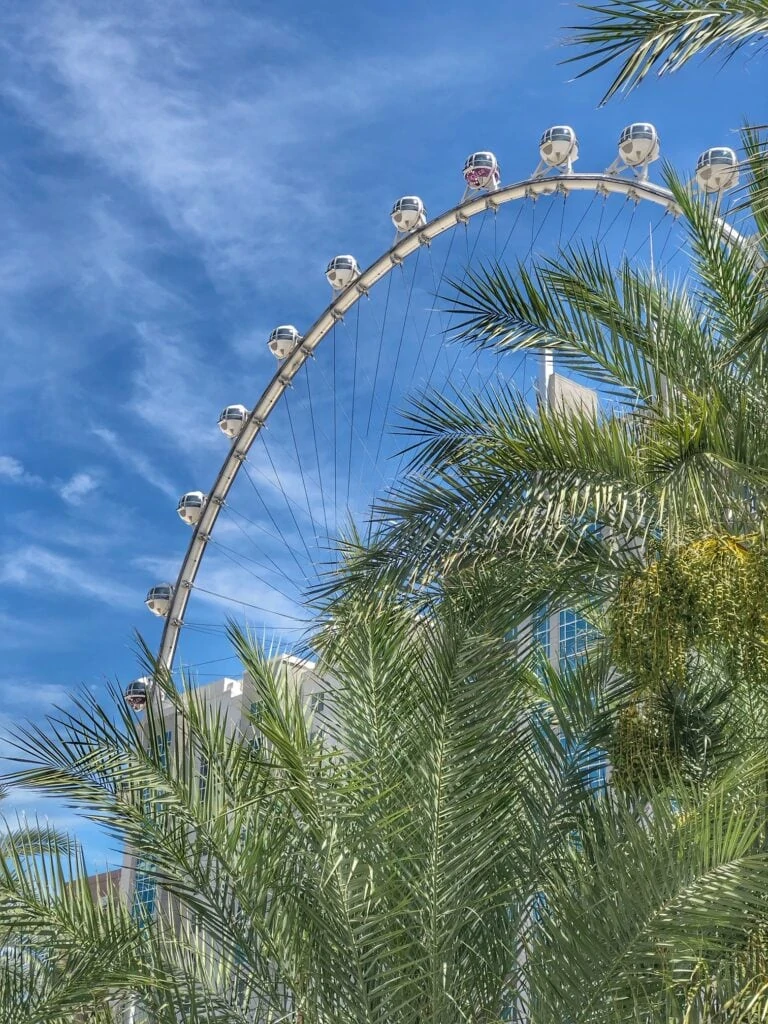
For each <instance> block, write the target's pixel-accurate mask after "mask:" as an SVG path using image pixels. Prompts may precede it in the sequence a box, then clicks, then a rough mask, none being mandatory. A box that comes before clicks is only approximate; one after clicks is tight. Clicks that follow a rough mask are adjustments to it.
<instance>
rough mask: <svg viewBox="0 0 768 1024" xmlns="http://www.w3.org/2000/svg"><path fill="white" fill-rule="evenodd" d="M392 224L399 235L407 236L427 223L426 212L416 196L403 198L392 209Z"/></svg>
mask: <svg viewBox="0 0 768 1024" xmlns="http://www.w3.org/2000/svg"><path fill="white" fill-rule="evenodd" d="M392 223H393V224H394V225H395V227H396V228H397V230H398V231H399V232H400V233H401V234H404V235H405V234H408V232H409V231H415V230H416V229H417V228H423V227H424V225H425V224H426V223H427V211H426V210H425V209H424V203H422V201H421V200H420V199H419V197H418V196H403V197H402V199H398V200H397V202H396V203H395V205H394V206H393V207H392Z"/></svg>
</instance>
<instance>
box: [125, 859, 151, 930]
mask: <svg viewBox="0 0 768 1024" xmlns="http://www.w3.org/2000/svg"><path fill="white" fill-rule="evenodd" d="M151 867H152V865H151V863H150V862H149V861H148V860H144V859H140V860H138V861H137V862H136V884H135V886H134V890H133V907H132V910H131V913H132V915H133V917H134V918H138V919H140V920H147V919H148V918H151V917H153V916H154V913H155V907H156V904H157V883H156V882H155V880H154V878H152V876H151V875H150V874H149V871H150V869H151Z"/></svg>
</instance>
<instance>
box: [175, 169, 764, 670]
mask: <svg viewBox="0 0 768 1024" xmlns="http://www.w3.org/2000/svg"><path fill="white" fill-rule="evenodd" d="M578 191H586V192H595V193H597V194H602V195H605V196H608V195H623V196H624V197H625V198H627V199H632V200H633V201H634V202H635V203H639V202H640V201H647V202H651V203H654V204H656V205H657V206H663V207H665V208H666V210H667V211H668V212H669V213H671V214H672V215H673V216H678V215H679V213H680V209H679V207H678V206H677V205H676V203H675V202H674V197H673V195H672V193H671V192H670V190H669V189H667V188H664V187H663V186H662V185H656V184H653V183H651V182H649V181H647V180H645V181H641V180H639V179H636V178H635V179H633V178H621V177H618V176H617V175H612V174H606V173H599V174H557V175H552V176H550V177H531V178H526V179H525V180H524V181H519V182H516V183H515V184H512V185H507V186H504V187H502V188H499V189H498V190H497V191H495V192H489V193H484V194H482V195H475V196H472V197H470V198H469V199H467V200H465V201H464V202H462V203H459V205H458V206H455V207H453V208H452V209H451V210H448V211H446V212H445V213H442V214H440V215H439V216H438V217H435V218H434V219H433V220H431V221H429V222H428V223H427V224H425V225H424V227H421V228H418V229H416V230H415V231H413V232H412V233H410V234H408V235H406V236H405V237H403V238H401V239H399V240H397V241H396V242H395V244H394V245H393V246H392V248H391V249H388V250H387V251H386V252H385V253H384V254H383V255H382V256H380V257H379V258H378V259H377V260H376V261H375V262H373V263H372V264H371V265H370V266H369V267H368V268H367V269H366V270H364V271H362V273H361V274H360V276H359V277H358V278H356V279H355V280H354V281H353V282H352V284H350V285H349V287H347V288H346V289H345V290H344V291H342V292H340V293H339V294H338V295H337V296H335V297H334V299H333V301H332V302H331V303H330V304H329V305H328V306H327V307H326V309H325V310H324V311H323V312H322V313H321V314H320V316H319V317H318V319H317V320H316V321H315V322H314V324H313V325H312V326H311V327H310V329H309V330H308V331H307V333H306V334H305V335H304V336H303V337H302V340H301V341H300V343H299V344H298V345H297V347H296V348H295V349H294V351H293V352H292V353H291V354H290V355H289V356H288V357H287V358H286V359H285V360H283V362H281V364H280V366H279V367H278V369H277V371H276V373H275V374H274V376H273V377H272V380H271V381H270V382H269V384H268V385H267V387H266V388H265V390H264V392H263V393H262V395H261V397H260V398H259V400H258V401H257V402H256V404H255V406H254V407H253V409H252V410H251V413H250V415H249V416H248V419H247V420H246V421H245V423H244V425H243V428H242V430H241V431H240V433H239V434H238V435H237V437H236V438H234V440H233V442H232V445H231V447H230V450H229V452H228V454H227V456H226V458H225V459H224V462H223V464H222V466H221V469H220V470H219V473H218V475H217V477H216V480H215V482H214V485H213V487H212V488H211V490H210V492H209V493H208V494H207V497H206V503H205V506H204V508H203V514H202V516H201V517H200V520H199V522H198V524H197V525H196V526H195V528H194V532H193V534H192V539H191V540H190V542H189V546H188V548H187V551H186V554H185V556H184V559H183V561H182V563H181V567H180V569H179V574H178V577H177V579H176V583H175V585H174V591H173V600H172V602H171V606H170V608H169V610H168V615H167V616H166V619H165V626H164V629H163V635H162V639H161V641H160V650H159V652H158V663H159V665H160V666H161V667H164V668H166V669H168V670H170V669H172V667H173V662H174V659H175V657H176V650H177V648H178V643H179V637H180V633H181V629H182V627H183V625H184V614H185V612H186V608H187V604H188V602H189V597H190V593H191V591H192V589H193V587H194V584H195V579H196V578H197V573H198V571H199V569H200V564H201V562H202V560H203V555H204V554H205V551H206V548H207V546H208V541H209V540H210V539H211V534H212V532H213V528H214V526H215V524H216V520H217V519H218V516H219V512H220V511H221V509H222V507H223V505H224V503H225V501H226V498H227V495H228V494H229V491H230V489H231V487H232V485H233V483H234V482H235V479H236V477H237V474H238V471H239V469H240V466H241V465H242V463H243V462H244V461H245V459H246V458H247V456H248V452H249V451H250V449H251V446H252V445H253V442H254V441H255V440H256V437H257V436H258V434H259V432H260V431H261V429H262V427H263V426H264V425H265V423H266V421H267V419H268V417H269V415H270V413H271V412H272V410H273V409H274V408H275V406H276V405H277V403H278V401H279V400H280V398H281V397H282V395H283V394H284V392H285V391H286V389H287V388H288V387H289V386H290V385H291V382H292V381H293V378H294V377H295V376H296V374H297V373H298V372H299V370H300V369H301V367H302V366H303V365H304V363H305V362H306V361H307V360H308V359H309V358H310V356H311V355H312V354H313V353H314V351H315V349H316V348H317V347H318V345H319V344H320V342H321V341H322V340H323V338H325V337H326V335H327V334H329V333H330V331H331V329H332V328H333V325H334V324H335V323H336V322H337V321H338V320H341V319H343V317H344V315H345V313H347V312H348V311H349V310H350V309H352V307H353V306H355V305H356V303H357V302H359V301H360V299H361V298H362V297H363V296H364V295H367V294H368V292H369V291H370V289H371V288H372V287H373V285H375V284H377V283H378V282H379V281H380V280H382V278H384V277H386V276H387V274H388V273H390V271H391V270H392V269H393V268H394V267H396V266H399V265H400V264H401V263H402V262H403V260H405V259H406V258H407V257H408V256H410V255H411V254H412V253H414V252H416V250H417V249H419V247H420V246H422V245H429V243H430V242H431V241H432V239H433V238H436V237H437V236H438V235H441V234H443V233H444V232H446V231H449V230H451V229H452V228H455V227H457V226H458V225H460V224H466V223H467V222H468V221H469V220H470V219H471V218H472V217H476V216H477V215H478V214H481V213H484V212H485V211H486V210H494V211H495V210H497V209H498V208H499V207H500V206H503V205H504V204H505V203H509V202H513V201H515V200H518V199H526V198H532V199H536V198H538V197H539V196H544V195H554V194H564V195H567V194H568V193H569V192H578ZM720 226H721V230H722V234H723V238H724V240H725V241H726V243H728V244H729V245H734V244H735V245H738V244H741V243H743V242H744V241H745V239H744V236H743V235H742V234H740V232H738V231H737V230H736V229H735V228H733V227H732V226H731V225H730V224H728V223H727V222H726V221H725V220H723V219H721V220H720ZM549 362H550V364H551V360H550V361H549Z"/></svg>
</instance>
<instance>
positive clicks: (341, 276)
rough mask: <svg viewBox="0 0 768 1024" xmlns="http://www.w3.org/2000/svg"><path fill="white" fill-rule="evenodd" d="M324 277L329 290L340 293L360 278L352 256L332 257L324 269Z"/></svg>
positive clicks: (355, 261) (358, 268) (358, 269)
mask: <svg viewBox="0 0 768 1024" xmlns="http://www.w3.org/2000/svg"><path fill="white" fill-rule="evenodd" d="M325 276H326V278H327V280H328V284H329V285H330V286H331V288H333V289H334V291H337V292H341V291H344V289H345V288H348V287H349V286H350V285H351V284H352V282H353V281H354V280H355V278H356V277H359V276H360V267H359V266H358V265H357V260H356V259H355V257H354V256H334V257H333V259H332V260H331V262H330V263H329V264H328V266H327V267H326V270H325Z"/></svg>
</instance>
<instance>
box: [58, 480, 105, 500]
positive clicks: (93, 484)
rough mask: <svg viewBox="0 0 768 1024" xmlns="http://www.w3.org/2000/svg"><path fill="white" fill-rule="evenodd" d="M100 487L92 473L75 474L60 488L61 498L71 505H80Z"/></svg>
mask: <svg viewBox="0 0 768 1024" xmlns="http://www.w3.org/2000/svg"><path fill="white" fill-rule="evenodd" d="M98 486H99V482H98V480H97V479H96V477H95V476H94V475H93V474H92V473H85V472H80V473H74V474H73V475H72V476H71V477H70V478H69V480H66V481H65V482H64V483H63V484H61V485H60V486H59V487H58V492H59V495H60V496H61V498H62V499H63V500H64V501H66V502H67V504H69V505H80V504H82V502H83V501H85V499H86V498H87V497H88V495H89V494H91V493H92V492H93V491H95V490H96V488H97V487H98Z"/></svg>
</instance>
